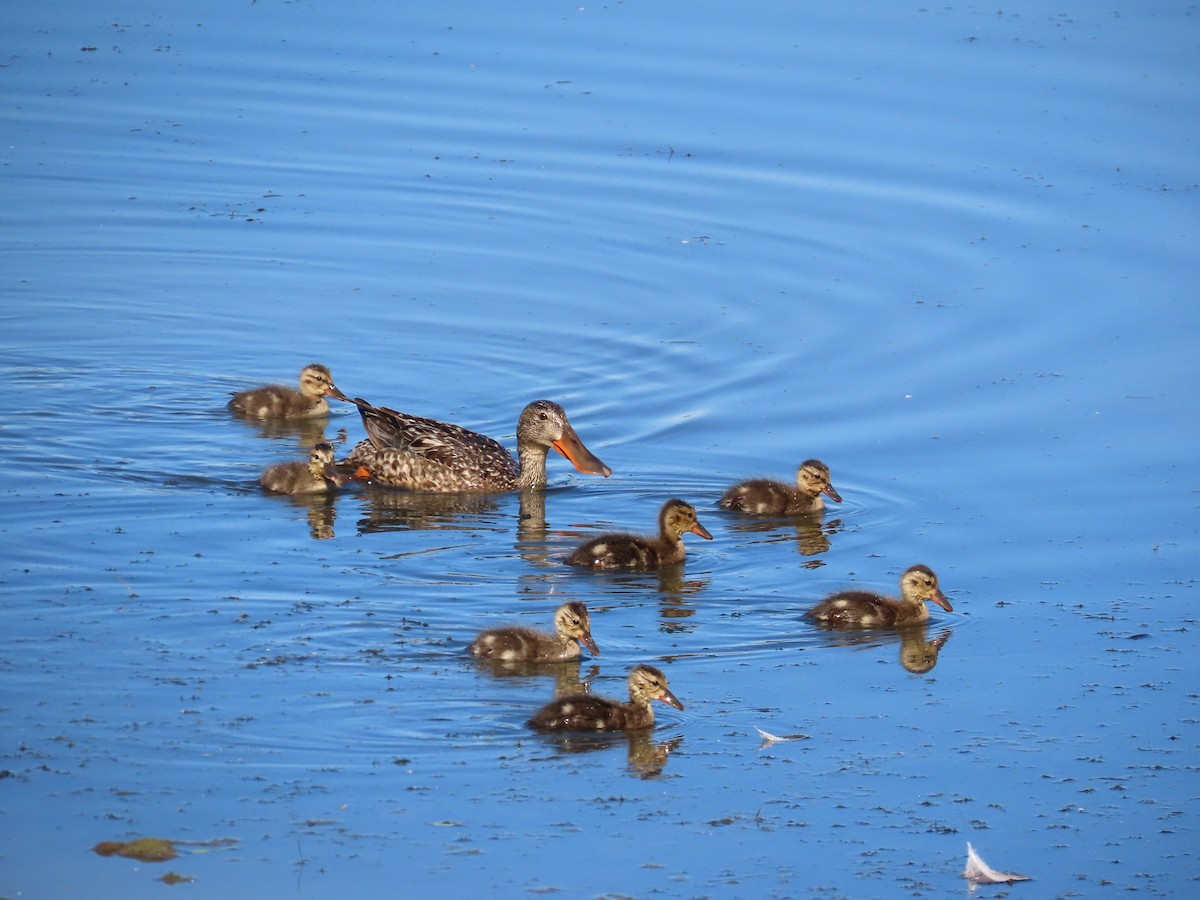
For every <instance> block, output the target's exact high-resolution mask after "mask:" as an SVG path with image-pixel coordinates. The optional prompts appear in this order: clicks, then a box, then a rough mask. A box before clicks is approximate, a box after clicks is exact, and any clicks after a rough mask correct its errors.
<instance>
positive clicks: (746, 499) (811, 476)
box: [717, 459, 842, 516]
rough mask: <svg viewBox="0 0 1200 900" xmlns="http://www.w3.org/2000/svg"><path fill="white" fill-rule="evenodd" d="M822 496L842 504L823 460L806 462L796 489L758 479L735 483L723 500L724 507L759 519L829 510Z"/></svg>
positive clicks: (801, 465)
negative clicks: (826, 508)
mask: <svg viewBox="0 0 1200 900" xmlns="http://www.w3.org/2000/svg"><path fill="white" fill-rule="evenodd" d="M821 494H827V495H828V496H829V499H830V500H833V501H834V502H835V503H841V502H842V498H841V495H840V494H838V492H837V491H836V490H834V488H833V484H832V483H831V482H830V480H829V467H828V466H827V465H825V463H823V462H821V461H820V460H819V459H809V460H805V461H804V462H802V463H801V464H800V467H799V468H798V469H797V470H796V486H795V487H792V486H791V485H790V484H784V483H783V482H782V481H772V480H771V479H769V478H754V479H751V480H750V481H743V482H742V483H741V484H735V485H734V486H733V487H731V488H730V489H729V490H727V491H726V492H725V493H724V495H723V496H722V497H721V499H720V500H719V501H717V502H718V503H719V504H720V505H721V506H722V507H723V508H725V509H732V510H736V511H738V512H744V513H751V514H753V515H757V516H794V515H800V514H803V513H815V512H820V511H821V510H823V509H824V508H825V501H824V500H822V499H821Z"/></svg>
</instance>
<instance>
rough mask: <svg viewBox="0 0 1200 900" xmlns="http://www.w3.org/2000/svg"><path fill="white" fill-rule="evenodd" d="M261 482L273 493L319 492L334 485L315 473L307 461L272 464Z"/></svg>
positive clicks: (264, 473)
mask: <svg viewBox="0 0 1200 900" xmlns="http://www.w3.org/2000/svg"><path fill="white" fill-rule="evenodd" d="M259 482H260V483H261V484H262V486H263V487H264V488H266V489H267V490H268V491H270V492H271V493H273V494H319V493H322V492H324V491H328V490H330V489H331V488H332V487H333V484H332V483H331V482H330V481H328V480H327V479H325V478H323V477H321V476H319V475H314V474H313V473H312V471H311V470H310V467H309V464H308V463H305V462H286V463H280V464H279V465H277V466H272V467H271V468H269V469H267V471H265V472H263V473H262V477H261V478H259Z"/></svg>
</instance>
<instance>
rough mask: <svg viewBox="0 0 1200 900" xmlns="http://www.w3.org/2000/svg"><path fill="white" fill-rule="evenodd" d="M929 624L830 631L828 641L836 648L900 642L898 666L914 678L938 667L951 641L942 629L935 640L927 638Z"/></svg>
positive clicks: (946, 631) (948, 630) (949, 630)
mask: <svg viewBox="0 0 1200 900" xmlns="http://www.w3.org/2000/svg"><path fill="white" fill-rule="evenodd" d="M929 632H930V628H929V625H928V624H925V623H922V624H919V625H906V626H904V627H902V628H896V629H876V630H873V631H833V632H830V633H829V636H828V638H827V641H828V643H829V645H830V646H835V647H859V648H863V649H866V648H868V647H883V646H887V645H889V644H891V643H892V642H893V641H895V640H897V639H898V640H899V643H900V651H899V654H898V661H899V663H900V666H901V667H902V668H903V669H904V670H905V671H908V672H912V673H913V674H914V675H925V674H926V673H928V672H932V671H933V669H934V667H935V666H936V665H937V664H938V658H939V655H940V654H941V652H942V648H943V647H945V646H946V642H947V641H949V640H950V635H951V634H952V633H953V632H952V629H949V628H945V629H943V630H942V633H941V634H939V635H938V636H937V637H935V638H932V639H931V638H930V637H929Z"/></svg>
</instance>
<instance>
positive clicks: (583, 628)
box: [554, 600, 600, 656]
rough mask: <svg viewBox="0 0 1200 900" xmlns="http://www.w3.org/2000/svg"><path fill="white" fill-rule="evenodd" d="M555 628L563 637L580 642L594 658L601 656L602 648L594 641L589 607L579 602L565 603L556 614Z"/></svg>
mask: <svg viewBox="0 0 1200 900" xmlns="http://www.w3.org/2000/svg"><path fill="white" fill-rule="evenodd" d="M554 628H555V630H556V631H557V632H558V633H559V634H561V635H562V636H563V637H566V638H570V639H571V640H573V641H578V642H579V643H581V644H583V646H585V647H587V649H588V652H589V653H591V654H592V656H599V655H600V648H599V647H597V646H596V642H595V641H594V640H592V620H591V616H590V615H589V614H588V609H587V606H585V605H584V604H582V603H580V602H579V601H578V600H572V601H571V602H570V603H564V604H563V605H562V606H560V607H559V608H558V610H557V611H556V612H555V613H554Z"/></svg>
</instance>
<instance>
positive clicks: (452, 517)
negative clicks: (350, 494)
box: [358, 484, 508, 534]
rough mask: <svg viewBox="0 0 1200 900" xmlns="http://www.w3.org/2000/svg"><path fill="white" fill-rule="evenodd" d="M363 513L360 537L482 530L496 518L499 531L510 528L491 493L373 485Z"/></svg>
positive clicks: (364, 492) (366, 494) (367, 491)
mask: <svg viewBox="0 0 1200 900" xmlns="http://www.w3.org/2000/svg"><path fill="white" fill-rule="evenodd" d="M362 510H363V515H362V516H361V517H360V518H359V520H358V532H359V534H378V533H382V532H387V531H409V530H418V531H424V530H436V529H458V530H461V529H463V528H468V527H469V528H479V527H481V526H486V524H487V523H486V521H481V520H486V519H487V518H488V517H495V518H496V522H495V528H496V530H500V529H501V528H507V527H508V525H507V524H505V523H503V522H501V521H500V515H499V514H500V512H501V506H500V502H499V501H498V499H497V498H496V497H494V496H492V495H490V494H421V493H415V492H413V491H402V490H396V489H395V488H390V487H387V486H385V485H378V484H372V485H370V486H369V487H368V489H367V490H365V491H363V493H362Z"/></svg>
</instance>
